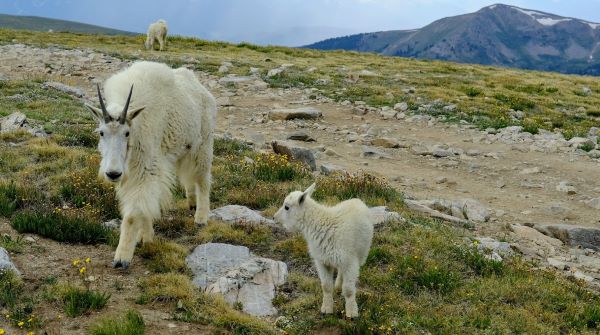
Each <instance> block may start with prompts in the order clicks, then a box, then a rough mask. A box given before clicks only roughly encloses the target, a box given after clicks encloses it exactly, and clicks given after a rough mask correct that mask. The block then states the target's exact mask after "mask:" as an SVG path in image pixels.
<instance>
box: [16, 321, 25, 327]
mask: <svg viewBox="0 0 600 335" xmlns="http://www.w3.org/2000/svg"><path fill="white" fill-rule="evenodd" d="M24 324H25V322H23V321H19V323H17V325H18V326H19V327H23V325H24Z"/></svg>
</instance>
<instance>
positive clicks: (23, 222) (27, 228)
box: [10, 210, 114, 244]
mask: <svg viewBox="0 0 600 335" xmlns="http://www.w3.org/2000/svg"><path fill="white" fill-rule="evenodd" d="M10 224H11V226H12V227H13V228H14V229H15V230H17V231H18V232H19V233H32V234H38V235H40V236H43V237H47V238H50V239H53V240H55V241H58V242H68V243H83V244H97V243H109V242H111V241H112V239H113V238H114V236H113V232H112V231H111V230H110V229H108V228H106V227H104V226H103V225H101V224H100V223H98V222H95V221H91V220H90V219H88V218H87V217H86V216H85V214H80V213H74V214H70V213H66V214H65V213H63V212H62V211H61V212H56V211H50V210H40V211H24V212H19V213H17V214H15V216H14V217H13V219H12V221H11V223H10Z"/></svg>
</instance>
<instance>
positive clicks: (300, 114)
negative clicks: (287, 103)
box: [269, 107, 323, 120]
mask: <svg viewBox="0 0 600 335" xmlns="http://www.w3.org/2000/svg"><path fill="white" fill-rule="evenodd" d="M322 115H323V114H322V113H321V111H320V110H318V109H316V108H313V107H302V108H295V109H274V110H272V111H270V112H269V119H271V120H293V119H317V118H320V117H321V116H322Z"/></svg>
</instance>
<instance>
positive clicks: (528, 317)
mask: <svg viewBox="0 0 600 335" xmlns="http://www.w3.org/2000/svg"><path fill="white" fill-rule="evenodd" d="M141 59H145V60H153V61H160V62H164V63H166V64H169V65H171V66H173V67H182V66H183V67H187V68H189V69H193V70H194V72H195V74H196V76H197V78H198V79H199V80H200V82H201V83H202V84H203V85H204V86H205V87H207V89H209V90H210V91H211V93H212V94H213V95H214V96H215V97H216V99H217V103H218V105H219V113H218V117H217V124H216V138H217V140H216V141H215V145H214V155H215V157H214V164H213V170H212V173H213V185H212V190H211V208H212V209H219V210H218V211H217V210H214V211H213V217H212V218H211V219H210V220H209V223H208V225H207V226H206V227H197V226H196V225H195V224H194V223H193V212H192V211H190V209H189V205H188V203H187V201H186V200H185V198H184V197H185V192H184V191H183V190H182V189H181V187H177V188H176V189H175V190H174V206H173V208H172V209H171V210H170V211H168V212H167V213H165V215H164V217H163V218H162V219H161V220H159V221H158V222H156V224H155V231H156V239H155V242H153V243H149V244H146V245H143V246H142V245H140V246H139V247H138V248H137V250H136V254H135V257H134V260H133V262H132V266H131V267H130V268H129V269H128V270H127V271H123V270H115V269H113V268H112V267H111V264H110V262H111V260H112V257H113V254H114V251H115V245H116V238H117V235H118V225H119V221H118V220H116V221H112V220H113V219H118V216H119V213H118V205H117V202H116V199H115V197H114V189H113V187H112V185H108V184H106V183H105V182H102V181H100V180H98V178H97V172H98V165H99V162H100V157H99V154H98V152H97V149H96V146H97V143H98V134H96V133H95V132H94V129H96V126H97V125H96V123H95V122H94V120H93V118H92V116H91V114H90V113H89V111H88V110H87V109H86V108H85V107H84V103H89V104H92V105H97V104H98V100H97V96H96V94H97V93H96V84H97V83H102V82H103V81H104V80H105V79H107V78H108V77H109V76H111V75H112V74H114V73H115V72H117V71H119V70H121V69H123V68H125V67H126V66H128V65H129V64H131V63H132V62H134V61H136V60H141ZM598 92H600V83H598V81H597V80H596V78H593V77H584V76H576V75H562V74H557V73H548V72H537V71H526V70H515V69H507V68H498V67H490V66H479V65H463V64H456V63H450V62H442V61H424V60H415V59H404V58H398V57H385V56H379V55H374V54H368V53H357V52H345V51H333V52H323V51H316V50H304V49H293V48H283V47H260V46H255V45H250V44H245V43H244V44H239V45H233V44H227V43H218V42H208V41H203V40H198V39H193V38H183V37H174V38H172V39H170V41H169V44H168V48H167V50H166V51H165V52H158V51H145V50H143V45H142V43H141V39H140V37H139V36H137V37H136V36H97V35H87V34H71V33H64V34H54V33H44V32H30V31H22V30H6V29H0V247H1V248H4V249H6V250H8V255H9V256H10V258H11V260H12V262H13V263H14V265H15V267H16V268H17V269H18V270H19V271H20V273H21V276H19V275H16V274H15V273H13V272H12V271H9V272H2V273H0V329H2V330H3V331H4V332H5V334H6V335H13V334H24V333H26V332H29V331H32V332H34V333H35V334H43V333H44V332H47V333H48V334H69V335H70V334H94V335H100V334H118V335H125V334H127V335H130V334H157V335H158V334H161V335H163V334H184V333H185V334H215V333H224V334H229V333H233V334H282V333H287V334H294V335H296V334H297V335H301V334H302V335H303V334H336V335H337V334H423V333H441V334H480V333H497V334H514V333H528V334H562V333H582V334H595V333H597V332H598V330H599V329H600V295H598V292H599V291H600V280H599V279H600V252H599V251H598V250H600V245H598V242H597V241H599V240H600V238H598V236H600V229H598V228H599V224H598V216H597V211H598V208H600V199H599V198H598V195H597V194H598V192H599V190H600V183H599V182H598V180H597V177H596V175H597V173H596V172H597V167H598V163H599V162H600V150H598V149H599V148H600V145H598V134H599V133H598V129H597V128H595V127H596V126H597V125H598V122H599V119H598V118H599V117H600V112H598V109H597V106H598V105H599V104H600V94H599V93H598ZM135 103H136V104H137V103H139V102H135ZM299 109H300V110H299ZM15 112H19V113H22V115H21V114H15ZM302 113H304V114H307V118H305V119H304V118H291V119H288V120H282V118H285V115H298V114H302ZM315 114H321V116H320V117H318V118H316V119H315V118H311V117H310V116H311V115H312V117H314V116H315ZM11 115H12V117H11V118H9V119H10V120H11V122H9V121H7V120H9V119H6V118H5V117H7V116H11ZM282 115H283V116H282ZM24 118H25V119H24ZM14 127H16V128H17V129H16V130H11V128H14ZM144 136H152V134H144ZM274 141H276V142H277V143H276V144H274V143H273V142H274ZM286 142H287V143H286ZM281 146H287V147H292V148H296V149H295V150H293V152H301V153H302V154H303V155H296V154H289V155H286V156H284V155H282V154H278V153H276V152H275V150H278V149H276V148H280V147H281ZM278 152H281V151H278ZM311 157H312V158H313V159H314V160H311ZM311 164H314V165H315V166H316V167H317V168H318V170H317V171H311V169H310V166H311ZM315 181H316V183H317V192H316V193H315V198H316V199H317V200H318V201H321V202H323V203H329V204H331V203H336V202H339V201H341V200H344V199H348V198H352V197H359V198H361V199H363V200H364V201H365V202H366V203H367V204H368V205H369V206H370V207H372V208H373V213H374V215H376V217H377V218H378V224H377V226H376V229H375V236H374V240H373V246H372V248H371V251H370V253H369V256H368V258H367V261H366V264H365V265H364V266H363V267H362V269H361V273H360V284H359V287H358V291H357V302H358V305H359V309H360V313H361V314H360V317H359V318H357V319H355V320H346V319H344V318H343V314H342V310H343V308H344V303H343V299H342V297H341V294H340V293H339V292H336V294H335V314H333V315H328V316H321V315H320V314H319V307H320V304H321V288H320V284H319V280H318V277H317V273H316V270H315V268H314V266H313V264H312V262H311V260H310V258H309V255H308V252H307V246H306V243H305V242H304V240H303V238H302V237H301V236H300V235H298V234H296V233H291V232H286V231H284V230H283V229H282V227H280V226H278V225H277V224H275V223H273V222H272V221H270V218H272V216H273V214H274V213H275V211H276V210H277V209H278V207H279V206H281V204H282V201H283V199H284V198H285V196H286V194H287V193H288V192H289V191H291V190H298V189H305V188H306V187H307V186H308V185H310V184H311V183H313V182H315ZM229 205H237V206H243V207H244V208H246V209H247V210H248V211H250V210H253V211H255V212H251V213H253V214H254V215H253V216H249V215H248V216H245V217H244V218H243V219H240V218H239V217H237V218H236V217H234V218H232V216H229V217H227V216H226V215H222V214H220V213H223V212H222V211H223V210H224V209H223V207H225V206H229ZM379 206H385V207H386V208H387V211H386V210H385V209H383V208H382V207H379ZM394 213H396V214H394ZM257 218H259V219H257ZM109 220H110V221H109ZM107 222H108V223H107ZM209 243H213V244H211V247H219V248H223V249H217V250H218V251H220V252H215V253H214V254H212V256H216V257H215V258H221V259H225V260H230V259H232V258H233V257H226V256H229V255H231V253H228V252H224V250H232V248H233V250H240V249H241V250H247V251H248V250H249V251H251V252H252V253H253V254H254V255H256V256H259V257H262V258H265V259H269V261H265V260H264V259H261V260H260V261H259V262H255V260H253V262H254V263H251V265H257V266H255V267H253V266H246V267H245V268H241V267H240V268H234V269H229V268H227V269H225V270H227V272H226V273H224V274H223V273H221V274H220V276H221V277H219V278H218V279H219V280H220V282H222V283H229V284H231V285H224V286H219V287H224V288H225V289H227V290H229V291H228V292H227V295H226V298H223V297H221V295H219V294H208V293H206V292H204V291H203V290H200V289H198V288H197V286H195V285H198V284H197V282H198V280H197V279H198V277H200V278H202V276H203V275H204V276H205V277H206V278H207V280H208V277H209V276H208V274H207V273H206V272H203V271H202V269H200V270H199V269H198V266H197V265H198V263H201V264H211V265H213V263H212V260H213V258H211V260H210V261H207V259H202V258H201V259H200V260H204V262H196V264H193V263H191V262H189V261H188V257H192V255H194V254H197V252H196V251H197V250H198V249H197V248H198V247H200V246H204V247H206V246H207V244H209ZM215 244H218V245H215ZM225 248H227V249H225ZM244 248H248V249H244ZM200 250H206V249H200ZM236 255H237V254H236ZM205 256H206V257H208V253H207V254H205ZM236 257H237V256H236ZM240 258H242V257H240ZM5 260H6V256H5V254H3V253H2V252H0V266H4V265H5V264H6V262H5ZM243 260H244V261H246V260H247V259H246V258H243ZM272 262H275V263H277V264H279V265H280V266H281V267H282V268H283V267H284V266H285V267H286V268H287V272H288V273H287V275H286V274H285V273H284V271H281V272H278V278H279V279H282V280H283V282H284V283H283V284H282V285H280V284H281V282H279V279H278V280H272V281H269V276H268V275H269V274H271V275H272V272H269V271H264V272H260V274H259V275H256V271H257V270H256V269H257V268H258V269H264V268H261V266H264V264H272ZM215 268H217V267H216V266H215ZM221 270H222V269H221ZM230 270H231V271H230ZM271 270H272V268H271ZM252 271H254V272H252ZM249 273H250V275H249ZM263 274H264V275H263ZM249 276H254V277H252V278H251V280H249V279H248V277H249ZM271 279H272V278H271ZM265 284H267V285H266V286H267V289H266V290H265V291H260V290H259V291H257V290H252V288H254V287H260V289H261V290H262V289H264V288H265ZM240 287H241V288H240ZM213 288H214V286H213ZM236 290H237V291H236ZM246 290H249V291H246ZM221 292H223V291H221ZM236 293H239V294H236ZM242 293H244V294H242ZM246 293H247V294H246ZM271 294H272V295H271ZM224 295H225V293H224ZM232 296H233V298H232ZM261 297H262V298H264V297H267V300H269V301H268V303H267V305H268V306H267V307H268V308H266V310H267V312H273V308H274V309H275V310H276V312H277V314H276V315H271V316H266V317H256V316H252V315H250V314H249V311H248V310H249V309H252V308H256V306H255V305H253V304H251V302H253V301H254V300H248V299H252V298H261ZM271 297H274V299H272V300H270V298H271ZM227 299H230V300H229V302H226V300H227ZM231 299H232V300H231Z"/></svg>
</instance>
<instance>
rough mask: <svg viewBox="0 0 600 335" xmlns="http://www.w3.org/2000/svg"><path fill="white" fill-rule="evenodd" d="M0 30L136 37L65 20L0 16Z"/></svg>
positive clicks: (114, 30) (130, 33)
mask: <svg viewBox="0 0 600 335" xmlns="http://www.w3.org/2000/svg"><path fill="white" fill-rule="evenodd" d="M0 28H9V29H24V30H33V31H50V30H52V31H54V32H71V33H85V34H100V35H129V36H131V35H137V33H132V32H129V31H123V30H117V29H111V28H105V27H100V26H95V25H91V24H85V23H79V22H74V21H67V20H57V19H50V18H46V17H38V16H17V15H6V14H0Z"/></svg>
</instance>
